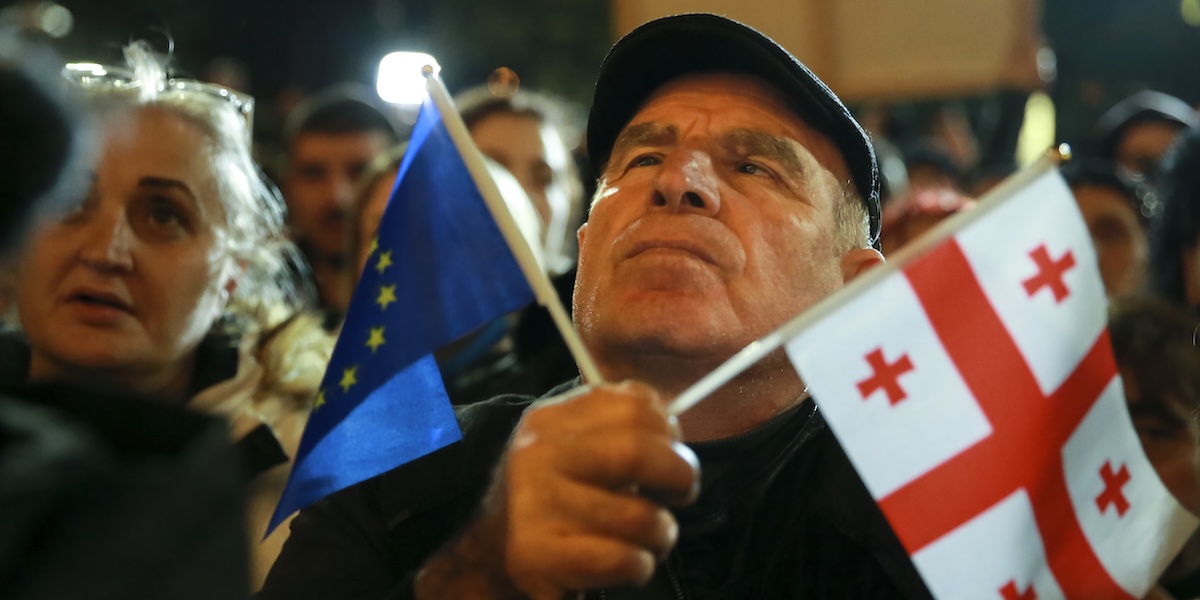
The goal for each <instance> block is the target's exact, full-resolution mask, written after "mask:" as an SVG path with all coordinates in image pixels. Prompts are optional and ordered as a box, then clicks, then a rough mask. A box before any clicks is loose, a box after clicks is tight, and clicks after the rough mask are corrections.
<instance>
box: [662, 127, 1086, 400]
mask: <svg viewBox="0 0 1200 600" xmlns="http://www.w3.org/2000/svg"><path fill="white" fill-rule="evenodd" d="M1070 157H1071V148H1070V146H1068V145H1066V144H1061V145H1059V146H1057V147H1055V148H1052V149H1050V150H1049V151H1048V152H1047V153H1046V154H1045V155H1044V156H1043V157H1042V158H1040V159H1038V160H1037V162H1035V163H1033V164H1032V165H1030V166H1028V167H1026V168H1025V169H1022V170H1021V171H1020V172H1018V173H1016V174H1015V175H1013V176H1012V177H1009V178H1008V179H1006V180H1004V182H1003V183H1001V184H1000V185H998V186H996V187H995V188H994V189H993V190H992V191H990V192H988V193H987V194H985V195H984V196H983V198H981V199H980V200H979V204H978V205H977V206H975V207H974V208H972V209H970V210H967V211H963V212H960V213H958V214H957V215H954V216H953V217H950V218H949V219H946V220H944V221H942V222H941V223H938V225H937V226H935V227H934V228H933V229H931V230H929V232H928V233H926V234H925V235H922V236H921V237H919V238H917V239H916V240H914V241H913V242H912V243H911V244H909V245H907V246H905V247H904V248H903V249H901V250H900V251H899V252H897V253H896V254H895V256H894V258H892V259H891V260H889V261H887V262H886V263H884V264H883V265H882V266H878V267H875V268H873V269H871V270H870V271H868V272H867V273H865V274H864V275H863V276H861V277H858V278H856V279H854V280H853V281H851V282H850V283H848V284H846V286H845V287H843V288H842V289H840V290H838V291H837V292H835V293H833V294H831V295H829V296H826V297H825V298H823V299H822V300H821V301H819V302H817V303H816V304H815V305H813V306H812V307H811V308H809V309H808V310H805V311H804V312H802V313H800V314H799V315H797V316H795V317H793V318H792V319H791V320H790V321H788V322H787V323H784V324H783V325H782V326H780V327H779V328H778V329H776V330H774V331H772V332H771V333H768V334H767V335H766V336H765V337H763V338H761V339H758V340H755V341H753V342H751V343H750V344H749V345H748V346H746V347H745V348H743V349H742V350H740V351H739V352H738V353H737V354H734V355H733V356H732V357H730V358H729V360H727V361H725V362H724V363H722V364H721V366H719V367H717V368H716V369H714V370H713V371H712V372H711V373H709V374H708V375H705V376H704V377H702V378H700V380H699V381H697V382H696V383H694V384H692V386H691V387H689V388H688V389H686V390H684V391H683V392H682V393H681V394H679V395H678V396H676V397H675V399H674V400H672V401H671V402H670V403H669V404H667V414H670V415H679V414H681V413H683V412H686V411H687V410H688V409H690V408H692V407H694V406H695V405H697V404H699V403H700V401H701V400H704V399H705V398H707V397H708V396H709V395H710V394H712V393H713V392H715V391H717V390H718V389H719V388H720V387H721V386H723V385H725V384H727V383H729V382H730V381H731V380H732V379H733V378H734V377H737V376H738V375H739V374H741V373H742V372H743V371H745V370H746V369H748V368H750V366H751V365H753V364H755V363H757V362H758V361H760V360H762V359H763V358H764V357H766V356H767V355H768V354H770V353H772V352H775V351H776V350H778V349H780V348H782V347H783V346H784V345H785V344H787V342H788V340H791V339H792V338H794V337H796V336H797V335H799V334H800V332H802V331H804V330H805V329H807V328H808V327H809V326H810V325H812V324H813V323H815V322H817V321H819V320H821V319H822V318H824V317H825V316H826V315H828V314H829V313H831V312H833V311H834V310H837V309H838V308H839V307H841V306H842V305H844V304H845V303H846V302H847V301H849V300H850V298H853V297H855V296H857V295H858V294H860V293H862V292H863V291H864V290H866V289H867V288H869V287H871V286H872V285H874V284H875V283H876V282H878V281H879V280H881V279H883V278H884V277H887V276H888V275H891V274H892V273H894V272H896V271H899V270H902V269H903V268H904V267H906V266H908V265H909V264H910V263H912V262H913V261H914V260H916V259H917V258H920V257H921V256H923V255H924V254H925V253H926V252H927V251H928V250H931V249H933V248H934V247H935V246H937V245H938V244H941V243H942V242H944V241H946V239H947V238H949V237H951V236H952V235H954V233H955V232H956V231H958V230H959V229H962V228H963V227H966V226H967V225H969V224H970V223H973V222H975V221H977V220H979V219H981V218H983V217H984V216H986V215H987V214H988V213H990V212H992V211H993V210H995V208H996V207H997V206H999V205H1001V204H1002V203H1003V201H1004V200H1006V199H1008V198H1010V197H1013V196H1015V195H1016V194H1017V192H1019V191H1020V190H1021V189H1022V188H1024V187H1025V186H1026V185H1029V183H1031V182H1032V181H1034V180H1035V179H1037V178H1039V177H1041V176H1042V175H1044V174H1045V173H1046V172H1048V171H1049V170H1051V169H1053V168H1055V167H1057V166H1058V165H1060V164H1062V163H1063V162H1064V161H1066V160H1069V159H1070Z"/></svg>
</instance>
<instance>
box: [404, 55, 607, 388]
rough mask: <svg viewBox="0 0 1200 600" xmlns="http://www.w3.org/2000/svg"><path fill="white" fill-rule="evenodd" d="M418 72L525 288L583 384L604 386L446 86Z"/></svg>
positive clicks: (430, 73)
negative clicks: (547, 314) (530, 291)
mask: <svg viewBox="0 0 1200 600" xmlns="http://www.w3.org/2000/svg"><path fill="white" fill-rule="evenodd" d="M422 73H423V74H424V75H425V83H426V86H425V87H426V89H427V90H428V91H429V97H430V99H432V100H433V104H434V105H435V106H437V109H438V112H440V113H441V114H442V122H443V123H444V124H445V125H446V131H447V132H449V134H450V139H451V140H453V141H454V145H455V146H457V147H458V153H459V155H460V156H462V159H463V162H464V163H466V165H467V171H468V172H470V173H471V179H473V180H474V181H475V186H476V187H478V188H479V193H480V195H481V196H483V200H484V202H485V203H486V204H487V207H488V210H489V211H490V212H491V213H492V218H494V219H495V220H496V225H497V226H498V227H499V228H500V233H501V234H502V235H503V236H504V240H505V241H506V242H508V247H509V249H510V250H512V253H513V256H514V257H516V259H517V264H518V265H519V266H520V267H521V271H522V272H523V273H524V274H525V279H526V280H527V281H528V282H529V287H531V288H532V289H533V294H534V297H536V298H537V301H538V304H541V305H542V306H544V307H546V310H549V311H550V318H551V319H553V320H554V325H555V327H557V328H558V332H559V334H561V335H562V337H563V340H564V341H565V342H566V343H567V348H568V349H570V351H571V355H572V356H573V357H574V358H575V364H577V365H578V366H579V372H580V374H582V375H583V379H584V381H586V382H588V383H604V378H603V377H602V376H601V375H600V370H599V369H598V368H596V363H595V361H593V360H592V355H591V354H589V353H588V351H587V348H585V347H584V345H583V340H581V339H579V333H578V332H577V331H575V326H574V325H573V324H572V323H571V319H570V317H568V316H567V311H566V309H565V308H563V305H562V301H561V300H560V299H559V297H558V292H556V291H555V290H554V286H553V285H552V284H551V283H550V277H549V276H547V275H546V272H545V271H543V270H542V267H541V266H540V265H539V264H538V260H537V258H536V257H535V256H534V253H533V250H532V249H531V248H530V247H529V242H528V241H527V240H526V239H525V236H524V235H522V234H521V230H520V228H518V227H517V223H516V221H515V220H513V217H512V215H511V214H510V213H509V212H508V206H507V205H506V204H505V203H504V198H503V197H502V196H501V195H500V190H499V189H498V188H497V187H496V182H495V181H493V180H492V176H491V175H490V174H489V173H488V170H487V165H485V164H484V162H483V156H482V155H481V154H480V153H479V149H478V148H476V147H475V142H474V141H472V139H471V134H470V132H468V131H467V126H466V124H464V123H463V120H462V117H461V116H460V115H459V114H458V109H457V108H455V106H454V103H453V102H452V101H451V100H450V94H449V92H447V91H446V86H445V85H444V84H443V83H442V80H441V79H440V78H439V77H438V76H437V75H436V74H435V73H434V72H433V69H432V68H431V67H425V68H424V69H423V70H422Z"/></svg>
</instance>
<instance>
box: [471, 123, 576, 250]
mask: <svg viewBox="0 0 1200 600" xmlns="http://www.w3.org/2000/svg"><path fill="white" fill-rule="evenodd" d="M471 137H472V139H474V141H475V145H476V146H478V147H479V151H480V152H482V153H483V154H484V155H485V156H487V157H488V158H490V159H492V160H494V161H496V162H498V163H500V165H501V166H503V167H504V168H505V169H508V172H509V173H512V174H513V177H516V178H517V181H518V182H519V183H520V184H521V187H522V188H523V189H524V190H525V193H526V194H527V195H528V196H529V200H530V201H531V202H532V203H533V207H534V208H535V209H536V210H537V213H538V216H539V217H541V219H542V224H543V226H549V224H550V222H551V220H552V219H553V218H554V214H553V211H554V210H555V209H557V208H558V207H556V206H554V205H553V202H552V201H551V198H550V195H551V194H550V188H551V186H552V184H553V183H554V168H555V165H553V164H552V163H554V162H562V161H555V160H554V157H552V156H550V153H551V149H550V148H548V147H547V144H546V141H545V140H544V139H543V136H542V125H541V123H539V122H538V121H537V119H534V118H533V117H531V116H528V115H523V114H516V113H504V112H501V113H495V114H492V115H488V116H487V117H484V118H483V119H482V120H480V121H479V122H478V123H476V124H475V125H474V126H472V127H471Z"/></svg>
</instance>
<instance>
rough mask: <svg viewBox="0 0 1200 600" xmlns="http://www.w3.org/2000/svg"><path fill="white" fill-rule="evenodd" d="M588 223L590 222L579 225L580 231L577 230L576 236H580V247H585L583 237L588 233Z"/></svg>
mask: <svg viewBox="0 0 1200 600" xmlns="http://www.w3.org/2000/svg"><path fill="white" fill-rule="evenodd" d="M587 225H588V224H587V223H586V222H585V223H584V224H583V225H580V226H579V231H576V232H575V236H576V237H577V238H579V247H580V248H583V238H584V236H585V235H587Z"/></svg>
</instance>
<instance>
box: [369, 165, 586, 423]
mask: <svg viewBox="0 0 1200 600" xmlns="http://www.w3.org/2000/svg"><path fill="white" fill-rule="evenodd" d="M406 148H407V145H406V144H401V145H399V146H396V147H393V148H391V149H389V150H387V151H385V152H384V153H383V154H381V155H379V156H378V157H376V159H375V160H374V161H372V163H371V164H370V165H368V167H367V169H366V172H365V173H364V174H363V176H362V178H361V180H360V181H359V182H358V185H357V191H356V193H355V195H354V200H353V202H352V203H351V205H350V208H349V213H348V216H349V225H350V228H349V235H348V238H349V244H350V245H349V247H348V250H347V253H348V255H349V256H350V258H351V260H352V264H353V265H355V271H354V276H353V277H352V279H351V281H350V282H349V285H350V289H351V290H353V289H354V287H355V286H357V285H358V279H359V274H360V273H361V272H362V271H363V270H364V269H367V268H370V259H371V252H372V249H373V246H374V244H375V239H376V232H377V231H378V228H379V226H380V222H381V221H382V219H383V213H384V210H385V209H386V208H387V206H388V201H389V199H390V197H391V195H392V191H393V188H394V187H395V185H396V177H397V174H398V171H399V169H400V165H401V163H402V162H403V160H404V153H405V150H406ZM484 161H485V164H487V167H488V170H489V171H490V173H491V175H492V179H493V181H495V183H496V185H497V188H498V189H499V190H500V193H501V196H502V197H503V199H504V201H505V202H506V204H507V205H508V206H509V208H510V213H511V214H512V216H513V218H514V219H515V220H516V221H517V226H518V228H519V229H520V230H521V231H522V232H524V233H525V237H526V239H527V240H529V242H530V244H531V245H538V244H540V242H541V240H543V239H544V235H543V233H544V227H543V220H542V218H541V217H540V216H539V215H538V213H537V209H536V206H535V205H534V203H533V202H532V201H531V200H530V199H529V198H528V196H526V194H525V191H524V189H523V186H521V185H520V183H519V182H518V181H517V179H516V178H515V177H513V175H512V174H511V173H509V171H508V170H507V169H505V168H504V167H502V166H500V165H499V164H498V163H496V162H495V161H492V160H491V159H489V158H488V157H486V156H485V157H484ZM526 312H527V311H526ZM522 314H524V313H522ZM514 322H519V317H518V315H505V316H501V317H499V318H497V319H495V320H493V321H492V322H490V323H488V324H485V325H484V326H482V327H480V328H479V329H477V330H476V331H474V332H472V333H470V334H468V335H467V336H464V337H463V338H462V339H460V340H458V341H455V342H453V343H451V344H449V345H447V346H446V347H444V348H441V349H439V350H438V351H437V352H436V353H435V357H436V358H437V361H438V366H439V369H440V371H441V374H442V378H443V383H444V384H445V386H446V391H447V393H448V394H449V395H450V400H451V402H453V403H454V404H467V403H470V402H473V401H475V400H482V399H485V398H488V397H490V396H491V395H493V394H492V393H491V391H492V390H494V389H497V387H498V386H499V388H500V389H506V390H508V391H520V392H526V391H528V392H529V393H542V392H545V391H546V390H548V389H549V388H550V387H553V385H555V383H548V384H543V383H541V381H540V380H539V381H537V382H530V381H529V377H528V376H527V375H526V374H525V373H526V371H527V370H528V368H529V365H528V364H526V363H524V362H522V361H520V360H518V357H517V356H515V355H514V352H513V340H512V339H511V332H512V328H513V324H514ZM564 352H565V349H564ZM567 360H568V361H569V360H570V359H569V358H568V359H567ZM571 365H572V368H573V365H574V363H573V362H571ZM559 382H561V380H559ZM530 385H534V386H540V387H536V389H529V386H530Z"/></svg>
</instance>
